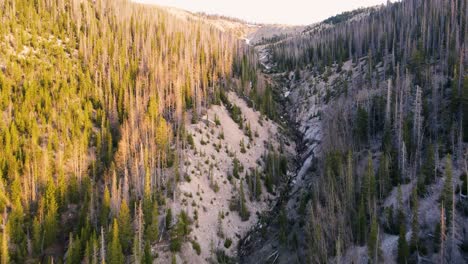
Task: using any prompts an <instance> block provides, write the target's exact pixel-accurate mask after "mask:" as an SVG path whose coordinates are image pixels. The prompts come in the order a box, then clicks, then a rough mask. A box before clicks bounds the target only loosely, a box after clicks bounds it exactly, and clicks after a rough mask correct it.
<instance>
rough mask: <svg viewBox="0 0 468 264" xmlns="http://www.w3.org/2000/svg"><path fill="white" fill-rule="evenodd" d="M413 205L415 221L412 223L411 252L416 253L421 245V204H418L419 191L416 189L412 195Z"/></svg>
mask: <svg viewBox="0 0 468 264" xmlns="http://www.w3.org/2000/svg"><path fill="white" fill-rule="evenodd" d="M412 205H413V213H412V216H413V219H412V221H411V242H410V250H411V252H414V251H416V250H418V245H419V217H418V214H419V212H418V210H419V202H418V189H417V188H414V189H413V193H412Z"/></svg>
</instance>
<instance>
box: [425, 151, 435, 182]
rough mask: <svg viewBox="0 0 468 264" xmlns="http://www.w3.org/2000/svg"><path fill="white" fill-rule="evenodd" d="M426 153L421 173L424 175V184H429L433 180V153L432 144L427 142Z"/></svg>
mask: <svg viewBox="0 0 468 264" xmlns="http://www.w3.org/2000/svg"><path fill="white" fill-rule="evenodd" d="M426 153H427V157H426V160H425V162H424V165H423V168H422V170H423V171H422V173H423V174H424V175H425V184H431V183H433V182H434V180H435V173H434V168H435V157H434V156H435V155H434V146H433V145H432V144H429V146H428V147H427V151H426Z"/></svg>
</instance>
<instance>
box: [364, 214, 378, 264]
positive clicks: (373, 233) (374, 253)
mask: <svg viewBox="0 0 468 264" xmlns="http://www.w3.org/2000/svg"><path fill="white" fill-rule="evenodd" d="M378 229H379V226H378V224H377V217H376V216H374V217H372V221H371V227H370V233H369V239H368V242H367V251H368V255H369V260H372V261H370V262H371V263H379V254H380V252H379V251H380V247H379V237H378V232H379V230H378Z"/></svg>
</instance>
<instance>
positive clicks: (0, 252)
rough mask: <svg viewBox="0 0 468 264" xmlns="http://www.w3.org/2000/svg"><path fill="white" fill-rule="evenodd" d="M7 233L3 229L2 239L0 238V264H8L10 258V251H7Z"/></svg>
mask: <svg viewBox="0 0 468 264" xmlns="http://www.w3.org/2000/svg"><path fill="white" fill-rule="evenodd" d="M8 240H9V237H8V233H7V229H3V232H2V237H1V242H2V243H1V245H0V246H1V249H0V264H8V263H10V256H9V252H10V250H9V249H8Z"/></svg>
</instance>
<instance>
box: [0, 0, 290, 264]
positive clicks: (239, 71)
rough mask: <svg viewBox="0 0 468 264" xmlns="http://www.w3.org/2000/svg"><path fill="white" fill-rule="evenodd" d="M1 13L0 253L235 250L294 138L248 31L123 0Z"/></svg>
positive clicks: (46, 258) (58, 2) (130, 259)
mask: <svg viewBox="0 0 468 264" xmlns="http://www.w3.org/2000/svg"><path fill="white" fill-rule="evenodd" d="M182 13H183V12H182ZM215 20H216V21H215ZM0 21H1V25H2V26H1V27H0V111H1V114H2V118H1V120H0V149H1V151H0V212H1V214H2V216H3V217H2V221H1V223H2V225H1V229H0V231H1V236H0V237H1V239H0V240H1V241H0V245H1V248H0V259H1V263H9V262H12V263H37V262H43V263H52V262H59V263H61V262H67V263H98V262H99V263H104V262H106V263H140V262H144V263H152V262H153V260H154V259H156V260H155V261H158V262H170V261H171V260H172V259H176V260H180V261H184V262H189V261H191V260H196V261H197V262H199V263H203V262H206V261H209V259H214V260H216V259H217V258H229V257H233V256H234V257H235V255H236V252H235V251H236V250H235V248H236V245H235V244H236V243H237V241H238V239H239V237H241V236H243V234H244V233H245V231H246V230H247V229H248V228H249V227H250V225H251V224H252V223H253V222H254V221H256V219H257V217H258V215H259V214H260V213H261V212H262V211H264V210H267V209H268V208H269V207H270V203H271V200H274V199H275V195H276V194H275V190H276V188H278V187H279V186H280V185H281V184H282V181H283V177H284V176H285V174H286V171H287V166H288V165H287V163H286V156H287V155H289V153H290V151H289V150H287V149H293V147H287V146H289V145H290V143H289V139H287V137H285V136H283V135H282V134H283V133H282V132H281V131H282V128H281V127H280V126H279V125H278V124H276V123H275V122H274V121H272V120H273V118H274V117H275V111H274V105H273V100H272V98H271V88H270V87H269V86H268V85H266V84H265V83H263V81H262V80H263V79H262V78H261V75H260V73H259V71H258V70H257V68H256V61H255V60H256V59H255V56H254V53H253V51H251V50H249V48H248V47H246V46H245V44H244V42H243V41H241V40H239V39H238V37H237V36H235V35H236V34H238V32H237V31H238V28H237V26H235V25H234V26H232V25H231V24H229V23H228V22H226V21H228V20H226V19H224V20H223V19H220V20H218V19H216V18H213V17H206V16H203V15H192V14H188V13H183V14H182V15H180V14H179V13H177V12H175V11H173V10H167V9H164V8H159V7H150V6H145V5H139V4H133V3H130V2H128V1H111V0H98V1H87V0H84V1H83V0H63V1H62V0H53V1H21V0H4V1H0ZM226 23H228V24H229V25H228V24H226ZM232 23H233V24H236V23H237V24H236V25H241V26H239V28H240V29H239V30H241V33H239V34H245V33H243V32H244V31H242V30H245V28H248V26H246V25H243V24H242V23H240V22H232ZM231 26H232V27H231ZM234 91H235V92H237V93H239V94H243V93H245V94H248V95H251V97H250V98H252V100H250V99H249V98H247V97H246V98H244V99H245V100H244V99H240V97H238V96H237V95H236V93H235V92H234ZM247 103H248V104H247ZM213 118H214V119H213ZM220 121H222V122H220ZM213 122H214V124H215V125H212V123H213ZM224 135H225V136H224ZM223 226H225V227H223ZM220 230H226V231H220ZM210 240H211V241H212V242H213V243H210ZM230 244H232V245H230ZM228 256H229V257H228ZM158 258H159V260H158Z"/></svg>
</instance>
